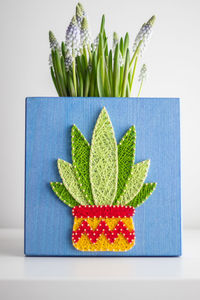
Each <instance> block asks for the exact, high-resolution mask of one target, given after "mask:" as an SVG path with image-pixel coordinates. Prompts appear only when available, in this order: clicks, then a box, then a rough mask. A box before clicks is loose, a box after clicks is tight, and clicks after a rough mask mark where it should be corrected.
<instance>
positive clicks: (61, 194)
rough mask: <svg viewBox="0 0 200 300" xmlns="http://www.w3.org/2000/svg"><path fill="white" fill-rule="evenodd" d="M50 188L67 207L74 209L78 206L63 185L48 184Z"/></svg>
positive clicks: (57, 183)
mask: <svg viewBox="0 0 200 300" xmlns="http://www.w3.org/2000/svg"><path fill="white" fill-rule="evenodd" d="M50 185H51V188H52V190H53V191H54V193H55V194H56V196H57V197H58V198H59V199H60V200H61V201H62V202H63V203H65V204H66V205H68V206H69V207H74V206H78V205H80V204H79V203H78V202H76V200H74V198H73V197H72V196H71V195H70V193H69V192H68V190H67V189H66V188H65V186H64V184H63V183H61V182H50Z"/></svg>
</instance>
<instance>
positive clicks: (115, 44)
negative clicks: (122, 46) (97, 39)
mask: <svg viewBox="0 0 200 300" xmlns="http://www.w3.org/2000/svg"><path fill="white" fill-rule="evenodd" d="M117 43H119V37H118V34H117V32H113V46H112V49H113V52H114V51H115V48H116V46H117Z"/></svg>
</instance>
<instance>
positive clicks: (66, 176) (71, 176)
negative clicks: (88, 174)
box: [58, 159, 88, 205]
mask: <svg viewBox="0 0 200 300" xmlns="http://www.w3.org/2000/svg"><path fill="white" fill-rule="evenodd" d="M58 170H59V174H60V177H61V178H62V181H63V184H64V186H65V188H66V189H67V190H68V192H69V193H70V194H71V195H72V197H73V198H74V199H75V200H76V201H77V202H78V203H80V204H82V205H87V204H88V202H87V200H86V199H85V197H84V195H83V193H82V191H81V189H80V187H79V183H78V180H77V179H76V175H75V172H74V168H73V166H72V165H71V164H70V163H68V162H66V161H64V160H62V159H58Z"/></svg>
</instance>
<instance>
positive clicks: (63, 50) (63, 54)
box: [61, 42, 66, 58]
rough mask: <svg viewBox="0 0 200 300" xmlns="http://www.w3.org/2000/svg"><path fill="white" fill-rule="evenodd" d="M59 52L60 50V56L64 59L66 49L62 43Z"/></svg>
mask: <svg viewBox="0 0 200 300" xmlns="http://www.w3.org/2000/svg"><path fill="white" fill-rule="evenodd" d="M61 50H62V56H63V57H64V58H65V57H66V47H65V43H64V42H62V44H61Z"/></svg>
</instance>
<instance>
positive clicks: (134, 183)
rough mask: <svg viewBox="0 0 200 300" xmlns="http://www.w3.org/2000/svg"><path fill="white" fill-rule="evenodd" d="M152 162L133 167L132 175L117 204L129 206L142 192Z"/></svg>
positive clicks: (146, 161)
mask: <svg viewBox="0 0 200 300" xmlns="http://www.w3.org/2000/svg"><path fill="white" fill-rule="evenodd" d="M149 165H150V160H145V161H142V162H140V163H138V164H136V165H133V166H132V169H131V174H130V175H129V177H128V180H127V182H126V184H125V188H124V191H123V193H122V194H121V196H120V197H119V199H118V201H117V204H120V205H127V203H129V202H130V201H131V200H132V199H133V198H134V197H135V196H136V195H137V194H138V193H139V191H140V189H141V187H142V185H143V183H144V181H145V178H146V176H147V173H148V169H149Z"/></svg>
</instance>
